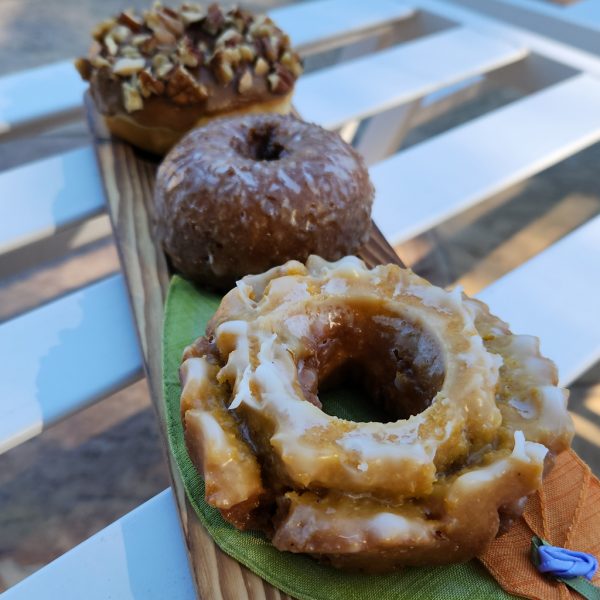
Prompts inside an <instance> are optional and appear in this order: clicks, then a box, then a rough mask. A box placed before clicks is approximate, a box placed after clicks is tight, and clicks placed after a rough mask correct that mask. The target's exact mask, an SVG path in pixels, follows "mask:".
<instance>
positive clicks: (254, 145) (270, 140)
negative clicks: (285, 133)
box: [233, 123, 287, 161]
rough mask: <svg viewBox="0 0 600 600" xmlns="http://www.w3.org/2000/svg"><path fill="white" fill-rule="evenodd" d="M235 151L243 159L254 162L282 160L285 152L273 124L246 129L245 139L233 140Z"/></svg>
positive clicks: (262, 124) (261, 124) (263, 124)
mask: <svg viewBox="0 0 600 600" xmlns="http://www.w3.org/2000/svg"><path fill="white" fill-rule="evenodd" d="M233 143H234V148H235V150H236V151H237V152H238V153H239V154H241V155H242V156H243V157H244V158H249V159H250V160H256V161H273V160H279V159H281V158H283V157H284V156H285V155H286V154H287V152H286V149H285V146H284V145H283V144H282V143H281V141H280V137H279V135H278V128H277V126H276V124H275V123H260V124H259V125H257V126H255V127H251V128H250V129H248V132H247V135H246V138H245V140H244V141H243V142H241V143H240V140H239V139H238V140H234V141H233Z"/></svg>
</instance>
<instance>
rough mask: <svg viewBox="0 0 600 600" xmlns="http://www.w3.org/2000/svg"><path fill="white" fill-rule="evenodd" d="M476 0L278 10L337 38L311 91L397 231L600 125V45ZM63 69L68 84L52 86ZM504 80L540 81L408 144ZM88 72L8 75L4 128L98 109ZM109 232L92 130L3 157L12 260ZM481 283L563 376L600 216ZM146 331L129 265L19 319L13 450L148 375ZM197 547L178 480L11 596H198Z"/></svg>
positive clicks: (594, 304)
mask: <svg viewBox="0 0 600 600" xmlns="http://www.w3.org/2000/svg"><path fill="white" fill-rule="evenodd" d="M503 1H504V2H507V3H510V2H512V3H516V2H517V0H503ZM589 1H590V0H587V3H589ZM519 2H525V3H526V2H527V0H519ZM459 3H461V4H466V3H467V0H464V1H463V0H456V2H450V1H449V2H442V1H438V0H414V1H410V0H405V1H399V0H398V1H397V0H385V1H383V0H381V1H379V2H377V3H370V4H366V3H364V2H362V1H361V0H351V1H344V0H313V1H312V2H309V3H302V4H298V5H294V6H291V7H286V8H281V9H276V10H273V11H272V16H273V18H274V19H275V20H276V21H277V22H278V23H279V24H280V25H281V26H282V27H283V28H284V29H286V30H287V31H288V32H289V33H290V35H291V37H292V39H293V40H294V41H295V42H296V44H297V46H298V47H299V48H300V50H301V51H302V52H303V53H304V54H305V56H309V57H310V56H312V57H314V56H317V55H319V54H320V53H324V52H326V53H330V54H331V53H332V52H337V56H338V60H337V61H336V62H335V63H334V64H332V65H331V66H327V67H324V68H321V69H317V70H313V71H311V72H309V73H307V74H306V75H304V76H303V77H302V78H301V79H300V81H299V83H298V85H297V90H296V95H295V103H296V105H297V108H298V110H299V112H300V113H301V114H302V115H303V116H304V117H305V118H306V119H308V120H313V121H315V122H319V123H321V124H323V126H325V127H328V128H331V129H337V130H340V131H341V132H342V135H344V137H346V138H347V139H349V140H351V141H353V142H354V143H355V144H356V145H357V147H358V148H359V149H361V151H363V152H364V153H365V154H366V158H367V160H368V162H369V164H371V165H372V166H371V175H372V178H373V181H374V183H375V185H376V190H377V194H376V201H375V205H374V219H375V221H376V222H377V224H378V225H379V227H380V228H381V229H382V231H383V232H384V234H385V235H386V237H387V238H388V240H389V241H390V242H391V243H394V244H397V243H400V242H402V241H406V240H408V239H410V238H412V237H414V236H415V235H417V234H419V233H421V232H424V231H426V230H428V229H429V228H431V227H433V226H435V225H437V224H439V223H442V222H443V221H445V220H446V219H448V218H450V217H451V216H454V215H457V214H459V213H460V212H462V211H464V210H466V209H467V208H469V207H472V206H474V205H476V204H479V203H481V202H483V201H484V200H486V199H487V198H490V197H491V196H492V195H493V194H495V193H497V192H500V191H502V190H505V189H507V188H508V187H509V186H511V185H513V184H514V183H517V182H520V181H523V180H525V179H526V178H528V177H530V176H532V175H534V174H536V173H539V172H540V171H542V170H543V169H545V168H547V167H549V166H551V165H553V164H555V163H557V162H559V161H561V160H563V159H565V158H567V157H569V156H572V155H573V154H574V153H576V152H578V151H579V150H582V149H584V148H586V147H589V146H590V145H592V144H594V143H596V142H598V141H600V110H599V109H598V107H599V106H600V59H598V58H596V57H595V56H593V55H591V53H590V52H587V51H584V50H582V49H581V48H575V47H572V46H567V45H565V44H564V43H562V42H556V41H553V40H551V39H548V38H545V37H543V36H540V35H538V34H531V33H527V32H525V31H523V30H519V29H515V28H514V27H512V26H508V25H506V24H501V23H499V22H498V21H493V20H490V19H489V18H486V17H482V16H478V15H475V14H474V13H473V12H469V11H467V10H465V9H464V8H461V7H457V6H456V4H459ZM588 10H591V9H590V8H589V5H588ZM581 11H585V5H582V8H581V10H580V12H581ZM573 14H574V13H573ZM390 24H393V25H394V26H392V25H390ZM390 28H391V29H393V30H394V31H399V32H400V33H402V31H405V32H408V33H407V35H408V38H409V39H408V41H405V42H402V43H398V44H394V45H392V46H391V47H389V48H383V49H382V48H380V45H379V42H378V41H377V40H378V39H380V38H378V37H377V35H378V34H383V33H386V32H387V34H389V32H390ZM415 32H416V33H415ZM373 40H375V41H373ZM348 47H351V48H353V49H351V50H350V51H348V50H347V48H348ZM365 52H366V53H365ZM357 53H358V54H361V53H362V54H363V55H361V56H357ZM540 65H544V66H543V68H542V67H541V66H540ZM57 77H60V80H61V86H60V88H59V89H54V88H58V86H50V85H46V86H43V87H44V89H47V90H49V93H48V94H45V95H40V94H37V93H36V90H38V89H39V86H40V85H43V81H45V80H49V81H55V78H57ZM500 80H501V81H510V82H511V83H512V84H514V86H515V87H517V88H520V89H521V91H522V92H523V97H522V98H521V99H519V100H517V101H514V102H511V103H509V104H508V105H507V106H504V107H503V108H499V109H496V110H492V111H490V112H488V113H486V114H485V115H483V116H481V117H479V118H477V119H474V120H471V121H468V122H466V123H464V124H463V125H461V126H458V127H454V128H452V129H450V130H449V131H446V132H445V133H442V134H439V135H436V136H433V137H431V138H429V139H428V140H426V141H424V142H421V143H419V144H417V145H414V146H412V147H410V148H408V149H407V150H404V151H400V152H396V151H397V149H398V147H399V146H400V144H401V142H402V139H403V137H404V136H405V135H406V133H407V132H408V131H409V130H410V127H411V123H414V122H419V123H422V122H424V121H425V120H427V119H428V118H431V117H432V116H435V115H437V114H440V112H441V111H443V110H447V109H448V108H449V107H452V106H454V105H456V104H459V103H460V102H462V101H463V100H464V99H465V98H469V97H472V94H473V93H476V91H477V90H479V89H482V85H483V88H485V86H486V85H487V84H490V85H491V84H493V82H494V81H500ZM357 81H358V82H360V85H357ZM482 82H483V83H482ZM83 89H84V86H83V84H82V83H81V82H80V81H79V78H78V76H77V74H76V73H75V71H74V69H73V68H72V66H71V65H70V63H68V62H64V63H57V64H54V65H50V66H47V67H41V68H38V69H34V70H32V71H28V72H24V73H18V74H15V75H11V76H8V77H4V78H0V141H1V140H3V139H4V140H7V139H11V138H14V137H17V136H22V135H25V134H31V133H39V132H40V131H42V130H44V129H47V128H49V127H54V126H56V125H58V124H61V123H64V122H67V121H70V120H74V119H79V118H81V114H82V109H81V94H82V91H83ZM490 89H491V88H490ZM469 94H471V95H469ZM33 139H34V140H35V138H33ZM32 143H33V142H32ZM40 181H43V182H44V186H43V187H41V186H40V185H39V182H40ZM599 188H600V185H599ZM107 234H108V227H107V219H106V216H105V208H104V199H103V194H102V190H101V184H100V181H99V176H98V170H97V168H96V164H95V160H94V156H93V153H92V150H91V147H90V146H84V147H82V148H80V149H77V150H74V151H71V152H67V153H63V154H58V155H55V156H51V157H49V158H47V159H44V160H41V161H37V162H33V163H29V164H26V165H22V166H19V167H17V168H15V169H12V170H8V171H4V172H0V277H6V276H8V275H12V274H14V273H16V272H19V271H20V270H22V269H23V268H25V267H26V266H30V265H31V264H33V263H32V261H33V260H34V259H33V258H32V257H33V256H39V254H40V252H43V255H44V256H45V257H48V258H52V257H56V256H61V255H63V254H64V253H65V252H68V251H70V250H72V249H73V248H75V247H78V246H79V245H83V244H86V243H89V242H90V241H91V240H95V239H99V238H101V237H103V236H106V235H107ZM549 273H559V274H560V279H556V280H555V279H554V278H551V277H549ZM517 295H518V296H519V297H520V298H521V299H522V301H521V302H519V303H515V302H514V298H515V297H516V296H517ZM480 297H481V298H482V299H483V300H485V301H486V302H488V303H489V304H490V306H491V308H492V310H493V311H494V312H496V313H498V314H500V315H501V316H503V317H504V318H505V319H506V320H508V321H509V322H510V323H511V324H512V325H513V328H514V330H515V331H524V332H527V333H532V334H534V335H538V336H540V337H541V338H542V349H543V351H544V352H545V353H546V354H548V355H549V356H551V357H552V358H554V359H555V360H556V362H557V363H558V366H559V369H560V371H561V375H562V379H563V383H569V382H571V381H573V380H575V379H576V378H577V377H578V376H579V375H580V374H581V373H582V372H583V371H584V370H585V369H587V368H588V367H589V366H591V365H593V364H594V363H595V362H596V361H598V360H599V359H600V319H599V318H598V316H599V306H600V301H598V298H600V217H596V218H594V219H592V220H591V221H589V222H588V223H587V224H585V225H583V226H581V227H580V228H578V229H577V230H575V231H574V232H573V233H571V234H569V235H567V236H566V237H565V238H563V239H562V240H560V241H559V242H558V243H556V244H555V245H554V246H552V247H550V248H549V249H547V250H545V251H543V252H542V253H541V254H539V255H538V256H536V257H534V258H533V259H531V260H529V261H528V262H526V263H524V264H522V265H521V266H520V267H518V268H517V269H515V270H514V271H512V272H510V273H509V274H507V275H506V276H504V277H502V278H501V279H499V280H497V281H495V282H494V283H493V284H492V285H490V286H489V287H488V288H486V289H485V290H483V291H482V292H481V294H480ZM135 337H136V336H135V332H134V328H133V324H132V321H131V315H130V311H129V307H128V305H127V300H126V294H125V290H124V284H123V279H122V277H121V276H120V275H113V276H110V277H108V278H106V279H104V280H102V281H99V282H96V283H93V284H91V285H88V286H85V287H84V288H82V289H79V290H76V291H74V292H72V293H70V294H67V295H65V296H63V297H61V298H57V299H55V300H53V301H52V302H50V303H48V304H46V305H43V306H40V307H38V308H36V309H34V310H31V311H29V312H26V313H25V314H22V315H20V316H19V317H17V318H14V319H12V320H9V321H7V322H5V323H1V324H0V355H1V356H2V357H3V360H2V361H1V362H0V381H2V382H3V383H2V388H1V389H2V392H3V393H2V398H3V400H2V401H1V402H0V452H3V451H6V450H8V449H10V448H12V447H14V446H16V445H18V444H20V443H21V442H23V441H24V440H26V439H29V438H31V437H33V436H35V435H37V434H38V433H40V431H42V430H43V428H45V427H48V426H49V425H52V424H53V423H55V422H56V421H58V420H60V419H64V418H66V417H68V415H70V414H72V413H74V412H76V411H78V410H80V409H82V408H83V407H85V406H87V405H89V404H90V403H92V402H95V401H97V400H99V399H101V398H103V397H105V396H107V395H108V394H110V393H112V392H114V391H115V390H118V389H120V388H122V387H124V386H126V385H128V384H129V383H131V382H133V381H135V380H136V379H138V378H139V377H141V376H142V372H141V358H140V353H139V350H138V347H137V342H136V339H135ZM571 339H576V340H577V343H576V344H568V343H566V340H571ZM92 342H93V343H92ZM82 348H86V349H87V351H86V352H85V353H82V352H81V349H82ZM69 372H77V373H80V374H81V376H80V377H77V378H67V377H65V375H66V374H67V373H69ZM186 564H187V563H186V560H185V547H184V543H183V539H182V536H181V532H180V529H179V527H178V525H177V515H176V511H175V504H174V502H173V498H172V494H171V492H170V491H169V490H167V491H165V492H163V493H162V494H159V495H158V496H157V497H155V498H154V499H152V500H151V501H149V502H147V503H146V504H144V505H142V506H141V507H139V508H138V509H136V510H134V511H133V512H132V513H130V514H129V515H127V516H125V517H123V518H122V519H120V520H119V521H117V522H115V523H114V524H113V525H111V526H109V527H108V528H106V529H105V530H103V531H101V532H100V533H98V534H97V535H95V536H93V537H92V538H90V539H89V540H88V541H86V542H85V543H83V544H82V545H80V546H78V547H77V548H75V549H73V550H72V551H70V552H69V553H67V554H65V555H64V556H63V557H61V558H60V559H58V560H57V561H55V562H54V563H52V564H51V565H49V566H47V567H46V568H44V569H42V570H41V571H39V572H38V573H36V574H34V575H33V576H31V577H29V578H28V579H26V580H25V581H23V582H22V583H21V584H18V585H17V586H15V587H14V588H12V589H10V590H9V591H7V592H6V593H5V594H4V595H3V597H5V598H7V599H16V600H24V599H30V598H40V599H41V598H49V599H50V598H56V597H61V598H65V599H69V598H73V599H75V598H78V599H79V598H86V599H90V600H96V599H98V600H100V599H106V598H109V597H116V598H120V599H124V600H127V599H135V600H139V599H141V598H143V599H144V600H146V599H153V598H156V599H158V598H167V597H168V598H170V599H179V598H181V599H184V598H193V597H194V588H193V584H192V580H191V576H190V574H189V572H188V571H187V566H186Z"/></svg>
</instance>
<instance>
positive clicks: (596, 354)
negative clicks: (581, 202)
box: [479, 217, 600, 385]
mask: <svg viewBox="0 0 600 600" xmlns="http://www.w3.org/2000/svg"><path fill="white" fill-rule="evenodd" d="M479 297H480V298H481V299H482V300H483V301H484V302H487V303H488V304H489V305H490V308H491V309H492V311H495V312H497V313H498V314H500V315H501V316H502V318H503V319H504V320H506V321H507V322H508V323H509V324H510V326H511V328H512V330H513V331H515V332H520V333H528V334H531V335H537V336H538V337H539V338H540V339H541V347H542V352H543V353H544V354H545V355H547V356H550V357H552V359H553V360H554V361H555V362H556V363H557V364H558V366H559V372H560V377H561V381H562V383H563V384H564V385H566V384H568V383H569V382H570V381H573V380H574V379H575V378H576V377H577V376H578V375H580V374H581V373H583V372H584V371H586V370H587V369H588V368H589V367H591V366H592V365H594V364H595V363H596V362H597V361H598V360H600V217H595V218H594V219H592V220H591V221H589V222H588V223H586V224H585V225H583V226H581V227H580V228H579V229H577V230H576V231H575V232H574V233H572V234H570V235H568V236H567V237H565V238H563V239H562V240H560V241H559V242H557V243H556V244H554V245H552V246H550V247H549V248H548V249H547V250H545V251H544V252H542V253H541V254H538V255H537V256H535V257H534V258H532V259H531V260H529V261H528V262H527V263H525V264H524V265H522V266H521V267H518V268H517V269H515V270H514V271H511V272H510V273H508V274H507V275H505V276H504V277H502V278H501V279H499V280H498V281H496V282H494V283H492V284H491V285H490V286H489V287H487V288H486V289H485V290H483V291H482V292H481V293H480V294H479ZM516 298H518V302H515V299H516Z"/></svg>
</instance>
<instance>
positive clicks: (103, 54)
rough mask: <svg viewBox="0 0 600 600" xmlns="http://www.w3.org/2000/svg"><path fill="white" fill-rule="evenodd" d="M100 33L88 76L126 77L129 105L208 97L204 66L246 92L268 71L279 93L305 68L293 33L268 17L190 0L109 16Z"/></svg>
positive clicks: (86, 67)
mask: <svg viewBox="0 0 600 600" xmlns="http://www.w3.org/2000/svg"><path fill="white" fill-rule="evenodd" d="M93 36H94V39H95V40H97V41H96V43H95V44H94V47H93V48H91V49H90V52H89V55H88V59H87V60H83V59H82V60H79V61H77V62H76V66H77V69H78V70H79V72H80V74H81V76H82V77H83V78H84V79H89V78H90V77H92V74H93V70H94V69H103V68H104V69H107V73H105V74H104V77H106V76H108V77H110V78H112V79H113V80H114V79H116V78H117V77H122V78H124V79H125V81H122V90H123V92H122V93H123V102H124V104H125V105H126V107H127V110H128V111H130V112H131V111H133V110H139V108H141V107H142V106H143V98H149V97H150V96H152V95H163V94H166V95H167V96H168V97H169V98H170V99H171V100H172V101H173V102H175V103H177V104H182V105H183V104H188V103H190V102H198V101H199V100H204V99H205V98H206V97H207V96H208V93H209V89H210V87H211V86H210V85H209V86H208V87H209V89H207V87H206V86H204V85H203V84H201V83H199V81H197V79H196V78H200V73H202V71H201V69H200V67H202V66H206V67H208V68H209V69H210V71H211V73H212V75H213V76H214V78H215V79H216V81H217V82H218V84H220V85H223V86H228V85H229V84H231V87H232V89H233V90H235V91H237V93H239V94H247V93H248V92H249V90H251V89H252V87H253V86H254V83H255V81H256V78H257V77H261V78H262V77H266V78H267V87H268V89H269V90H270V91H271V92H272V93H273V94H285V93H288V92H289V91H290V90H291V89H292V87H293V84H294V81H295V78H297V77H298V76H299V75H300V74H301V73H302V61H301V60H300V58H299V56H298V55H297V54H296V53H295V52H293V50H292V49H291V45H290V40H289V38H288V36H287V35H285V34H284V33H283V32H282V31H281V30H280V29H279V28H278V27H277V26H276V25H275V23H273V21H272V20H271V19H270V18H269V17H267V16H264V15H259V16H256V17H255V16H253V15H252V14H251V13H249V12H248V11H246V10H243V9H239V8H233V9H231V10H227V11H225V10H224V9H221V8H220V7H219V6H218V5H217V4H211V5H210V6H209V7H208V8H207V9H206V10H204V9H203V8H201V7H200V6H197V5H196V4H192V3H184V4H182V5H181V8H180V9H179V10H177V11H175V10H173V9H171V8H169V7H165V6H162V5H161V3H160V2H155V3H154V5H153V7H152V8H151V9H149V10H145V11H143V12H142V13H141V14H140V13H137V14H136V13H135V12H134V11H133V10H126V11H123V12H121V13H120V14H119V15H118V16H117V17H115V18H113V19H107V20H105V21H103V22H102V23H100V24H99V25H98V26H97V27H96V28H95V29H94V32H93ZM186 69H190V70H191V72H190V71H188V70H186ZM192 73H193V74H192ZM204 77H206V73H204V75H203V76H202V78H203V80H204ZM214 85H215V84H214V83H213V84H212V86H214ZM211 93H212V90H211ZM214 93H217V92H216V91H215V92H214Z"/></svg>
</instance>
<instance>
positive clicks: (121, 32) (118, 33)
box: [110, 25, 131, 44]
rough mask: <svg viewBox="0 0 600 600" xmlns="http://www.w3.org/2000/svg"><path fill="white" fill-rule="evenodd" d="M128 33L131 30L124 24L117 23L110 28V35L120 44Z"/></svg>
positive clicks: (129, 33)
mask: <svg viewBox="0 0 600 600" xmlns="http://www.w3.org/2000/svg"><path fill="white" fill-rule="evenodd" d="M130 35H131V30H130V29H129V28H128V27H125V25H117V26H116V27H113V28H112V29H111V30H110V37H112V39H113V40H115V42H117V43H118V44H122V43H123V42H124V41H125V40H126V39H127V38H128V37H129V36H130Z"/></svg>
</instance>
